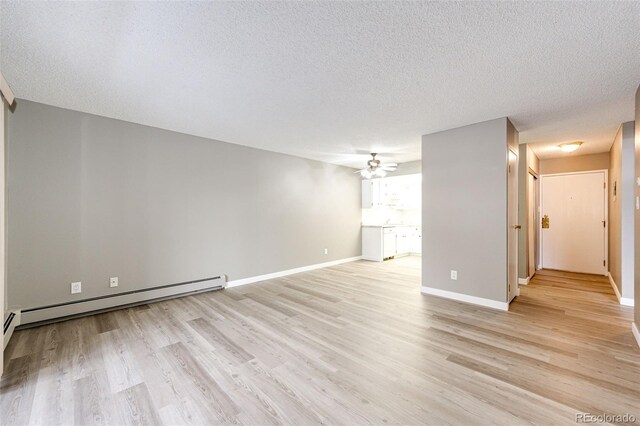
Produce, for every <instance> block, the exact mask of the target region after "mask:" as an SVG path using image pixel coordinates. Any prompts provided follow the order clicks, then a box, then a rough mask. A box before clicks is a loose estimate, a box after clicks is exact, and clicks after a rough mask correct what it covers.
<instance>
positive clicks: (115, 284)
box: [109, 277, 118, 287]
mask: <svg viewBox="0 0 640 426" xmlns="http://www.w3.org/2000/svg"><path fill="white" fill-rule="evenodd" d="M109 287H118V277H111V278H109Z"/></svg>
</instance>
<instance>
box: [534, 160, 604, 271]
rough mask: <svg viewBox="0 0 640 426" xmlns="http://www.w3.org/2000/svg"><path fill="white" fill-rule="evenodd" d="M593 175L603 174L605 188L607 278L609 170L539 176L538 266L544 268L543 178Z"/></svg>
mask: <svg viewBox="0 0 640 426" xmlns="http://www.w3.org/2000/svg"><path fill="white" fill-rule="evenodd" d="M593 173H604V182H605V185H606V187H605V188H604V189H605V191H602V192H603V197H604V220H605V226H604V235H605V238H604V261H605V263H606V270H607V273H605V274H604V276H607V274H608V271H609V170H608V169H598V170H585V171H581V172H568V173H548V174H544V175H540V184H539V191H540V210H539V211H540V215H539V216H540V220H539V221H538V232H539V234H538V235H539V236H540V238H539V239H538V244H539V246H540V265H541V266H544V265H543V264H542V263H543V262H542V255H543V253H542V250H543V244H542V211H543V210H544V205H543V201H542V199H543V197H542V193H543V190H544V188H543V187H544V178H545V177H553V176H571V175H586V174H593Z"/></svg>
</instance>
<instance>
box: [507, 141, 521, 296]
mask: <svg viewBox="0 0 640 426" xmlns="http://www.w3.org/2000/svg"><path fill="white" fill-rule="evenodd" d="M509 154H513V155H514V156H515V158H516V160H515V162H514V168H515V170H514V172H513V173H514V176H515V185H514V186H513V196H514V204H515V205H514V207H515V212H514V216H515V224H517V223H518V222H519V220H520V218H519V216H518V181H519V176H518V169H519V166H520V154H519V152H516V150H514V149H513V148H511V147H509V148H507V303H511V302H512V301H513V299H515V298H516V297H517V296H519V295H520V285H519V280H518V267H519V259H518V257H519V236H520V232H519V230H518V229H517V228H516V229H512V228H511V226H512V225H514V226H515V224H511V223H509V213H510V212H509V209H510V205H509V200H510V195H511V194H510V193H509V182H508V179H509V167H510V165H509ZM520 225H521V224H520ZM510 232H513V233H514V234H515V235H514V245H515V259H514V262H515V291H514V292H513V294H512V293H511V285H510V284H511V283H510V282H509V279H510V277H509V263H510V261H511V257H512V255H511V250H510V249H511V247H510V246H509V233H510Z"/></svg>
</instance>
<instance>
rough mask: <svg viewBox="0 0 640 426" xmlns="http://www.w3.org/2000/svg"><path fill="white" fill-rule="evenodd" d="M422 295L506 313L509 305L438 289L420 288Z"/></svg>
mask: <svg viewBox="0 0 640 426" xmlns="http://www.w3.org/2000/svg"><path fill="white" fill-rule="evenodd" d="M421 291H422V293H424V294H430V295H432V296H439V297H444V298H445V299H452V300H457V301H458V302H464V303H471V304H473V305H480V306H486V307H487V308H492V309H499V310H501V311H508V310H509V304H508V303H507V302H498V301H497V300H491V299H485V298H482V297H476V296H469V295H468V294H462V293H454V292H453V291H447V290H440V289H438V288H431V287H424V286H423V287H422V289H421Z"/></svg>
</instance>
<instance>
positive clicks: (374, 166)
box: [355, 152, 398, 179]
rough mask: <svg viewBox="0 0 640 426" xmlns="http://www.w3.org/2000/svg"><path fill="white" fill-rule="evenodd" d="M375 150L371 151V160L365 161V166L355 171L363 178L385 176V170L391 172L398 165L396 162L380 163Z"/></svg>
mask: <svg viewBox="0 0 640 426" xmlns="http://www.w3.org/2000/svg"><path fill="white" fill-rule="evenodd" d="M376 155H378V154H377V153H375V152H372V153H371V160H369V161H367V167H365V168H364V169H361V170H358V171H356V172H355V173H360V174H361V175H362V177H363V178H365V179H371V178H374V177H380V178H381V177H385V176H386V175H387V172H393V171H395V170H396V168H397V167H398V164H396V163H385V164H382V163H380V160H376Z"/></svg>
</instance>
